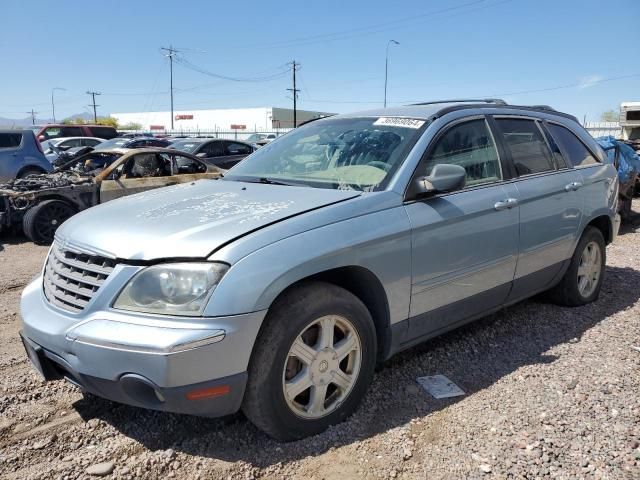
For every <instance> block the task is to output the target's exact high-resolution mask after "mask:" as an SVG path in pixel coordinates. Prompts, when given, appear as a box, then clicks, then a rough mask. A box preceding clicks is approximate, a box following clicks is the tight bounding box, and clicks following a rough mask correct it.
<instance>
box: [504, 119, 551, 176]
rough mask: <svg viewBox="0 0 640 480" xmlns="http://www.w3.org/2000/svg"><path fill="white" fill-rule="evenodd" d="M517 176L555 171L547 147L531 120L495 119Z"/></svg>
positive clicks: (536, 126)
mask: <svg viewBox="0 0 640 480" xmlns="http://www.w3.org/2000/svg"><path fill="white" fill-rule="evenodd" d="M496 122H497V123H498V125H499V127H500V130H501V131H502V134H503V136H504V140H505V144H506V146H507V148H508V149H509V151H510V152H511V158H512V159H513V163H514V165H515V167H516V172H517V173H518V175H519V176H522V175H530V174H533V173H542V172H547V171H550V170H555V166H554V165H553V159H552V156H551V152H550V151H549V147H547V144H546V142H545V140H544V137H543V136H542V132H541V131H540V129H539V128H538V125H536V122H535V121H533V120H525V119H520V118H497V119H496Z"/></svg>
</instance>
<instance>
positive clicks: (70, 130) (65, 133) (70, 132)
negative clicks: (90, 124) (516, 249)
mask: <svg viewBox="0 0 640 480" xmlns="http://www.w3.org/2000/svg"><path fill="white" fill-rule="evenodd" d="M60 136H61V137H82V136H84V132H83V131H82V127H62V128H61V129H60Z"/></svg>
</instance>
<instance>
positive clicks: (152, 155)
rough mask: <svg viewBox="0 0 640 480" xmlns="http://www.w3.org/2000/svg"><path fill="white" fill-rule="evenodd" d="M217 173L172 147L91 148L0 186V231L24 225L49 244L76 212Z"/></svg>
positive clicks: (30, 235)
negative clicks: (55, 166) (44, 170)
mask: <svg viewBox="0 0 640 480" xmlns="http://www.w3.org/2000/svg"><path fill="white" fill-rule="evenodd" d="M85 148H87V149H88V148H89V147H85ZM219 176H220V170H219V169H217V168H216V167H213V166H208V165H206V164H205V163H203V162H202V161H201V160H199V159H198V158H196V157H194V156H193V155H189V154H186V153H180V152H176V151H175V150H168V149H164V148H147V149H137V150H125V149H114V150H100V151H92V152H89V153H86V154H84V155H79V156H77V157H74V158H73V159H72V160H71V161H69V162H67V163H66V164H65V165H63V166H61V167H59V168H58V169H56V170H55V171H54V172H53V173H50V174H46V175H31V176H29V177H28V178H25V179H19V180H14V181H12V182H9V183H7V184H4V185H0V230H2V229H3V228H5V229H6V228H9V227H11V226H22V229H23V231H24V233H25V235H26V236H27V237H28V238H29V239H30V240H32V241H34V242H36V243H38V244H44V245H48V244H50V243H51V242H52V241H53V239H54V235H55V232H56V230H57V228H58V227H59V226H60V225H61V224H62V223H63V222H64V221H65V220H67V219H68V218H70V217H71V216H73V215H75V214H76V213H77V212H79V211H82V210H85V209H87V208H89V207H92V206H94V205H98V204H100V203H104V202H107V201H109V200H113V199H115V198H119V197H123V196H126V195H131V194H134V193H138V192H142V191H145V190H150V189H154V188H158V187H163V186H166V185H175V184H178V183H184V182H192V181H194V180H198V179H202V178H218V177H219Z"/></svg>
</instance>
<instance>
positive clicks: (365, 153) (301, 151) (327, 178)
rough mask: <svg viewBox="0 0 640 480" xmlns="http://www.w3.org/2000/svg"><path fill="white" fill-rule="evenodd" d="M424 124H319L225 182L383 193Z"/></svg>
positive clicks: (259, 155) (263, 152)
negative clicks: (248, 182)
mask: <svg viewBox="0 0 640 480" xmlns="http://www.w3.org/2000/svg"><path fill="white" fill-rule="evenodd" d="M424 124H425V121H424V120H415V119H409V118H396V117H380V118H378V117H376V118H332V119H330V120H321V121H317V122H314V123H311V124H309V125H306V126H304V127H302V128H300V129H297V130H294V131H292V132H290V133H288V134H287V135H284V136H282V137H280V138H278V139H277V140H274V141H273V142H271V143H268V144H267V145H266V146H264V147H262V148H261V149H259V150H257V151H256V152H255V153H253V154H251V155H250V156H249V157H247V158H246V159H245V160H244V161H242V162H240V163H239V164H238V165H236V166H235V167H233V168H232V169H231V170H229V172H228V174H227V175H226V176H225V180H238V181H254V182H263V183H272V182H273V183H276V182H277V183H284V184H292V185H308V186H312V187H319V188H333V189H342V190H359V191H373V190H380V189H383V188H384V187H385V185H386V184H387V183H388V181H389V180H390V179H391V178H392V176H393V174H394V173H395V172H396V170H397V168H398V167H399V166H400V165H401V163H402V161H403V160H404V158H405V156H406V154H407V153H408V152H409V149H410V148H411V146H412V145H413V144H414V142H415V140H416V139H417V138H418V136H419V132H421V131H422V130H421V127H422V126H423V125H424Z"/></svg>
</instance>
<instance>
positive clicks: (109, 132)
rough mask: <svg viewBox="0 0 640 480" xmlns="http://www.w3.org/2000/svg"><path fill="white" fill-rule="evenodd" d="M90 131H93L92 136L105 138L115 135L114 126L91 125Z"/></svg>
mask: <svg viewBox="0 0 640 480" xmlns="http://www.w3.org/2000/svg"><path fill="white" fill-rule="evenodd" d="M91 133H93V136H94V137H98V138H104V139H105V140H109V139H111V138H114V137H115V136H116V130H115V128H111V127H91Z"/></svg>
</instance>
